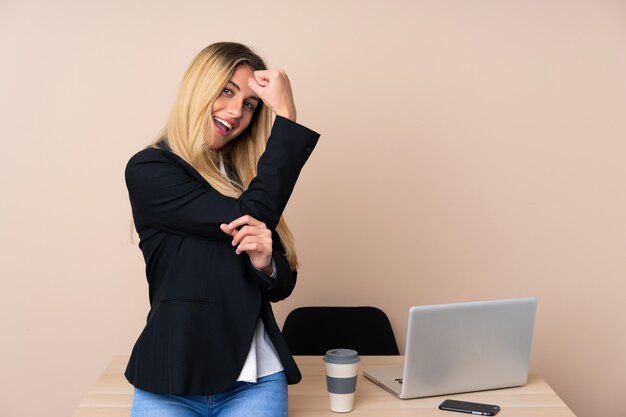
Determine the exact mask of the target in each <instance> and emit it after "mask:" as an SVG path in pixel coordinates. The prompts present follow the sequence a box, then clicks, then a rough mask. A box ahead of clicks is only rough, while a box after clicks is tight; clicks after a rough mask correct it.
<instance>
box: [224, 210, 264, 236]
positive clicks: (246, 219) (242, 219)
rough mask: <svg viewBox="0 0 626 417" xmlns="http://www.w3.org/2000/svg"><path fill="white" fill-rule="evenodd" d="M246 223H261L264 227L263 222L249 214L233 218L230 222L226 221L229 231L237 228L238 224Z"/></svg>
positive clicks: (255, 224)
mask: <svg viewBox="0 0 626 417" xmlns="http://www.w3.org/2000/svg"><path fill="white" fill-rule="evenodd" d="M246 224H249V225H250V226H261V225H263V227H265V224H263V222H260V221H258V220H257V219H255V218H254V217H252V216H249V215H247V214H246V215H245V216H241V217H239V218H237V219H235V220H233V221H232V222H230V223H228V225H227V226H226V227H227V228H228V230H229V231H232V230H234V229H235V228H237V227H239V226H243V225H246ZM220 227H221V226H220ZM227 233H228V232H227ZM228 234H231V233H228Z"/></svg>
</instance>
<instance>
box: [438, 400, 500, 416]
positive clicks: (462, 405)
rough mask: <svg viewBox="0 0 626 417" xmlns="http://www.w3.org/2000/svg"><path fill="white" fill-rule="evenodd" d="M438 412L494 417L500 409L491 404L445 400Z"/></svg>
mask: <svg viewBox="0 0 626 417" xmlns="http://www.w3.org/2000/svg"><path fill="white" fill-rule="evenodd" d="M439 409H440V410H448V411H458V412H461V413H470V414H474V415H479V416H495V415H496V414H498V411H500V407H499V406H497V405H493V404H480V403H471V402H468V401H456V400H445V401H444V402H442V403H441V405H439Z"/></svg>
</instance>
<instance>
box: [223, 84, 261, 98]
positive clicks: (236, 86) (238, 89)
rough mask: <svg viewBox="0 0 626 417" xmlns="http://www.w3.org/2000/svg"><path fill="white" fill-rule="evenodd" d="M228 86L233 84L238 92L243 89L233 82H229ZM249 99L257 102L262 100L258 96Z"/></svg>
mask: <svg viewBox="0 0 626 417" xmlns="http://www.w3.org/2000/svg"><path fill="white" fill-rule="evenodd" d="M227 84H232V85H233V86H234V87H235V88H236V89H237V91H241V88H240V87H239V86H238V85H237V83H236V82H234V81H233V80H228V83H227ZM248 98H251V99H253V100H256V101H261V99H260V98H258V97H257V96H250V97H248Z"/></svg>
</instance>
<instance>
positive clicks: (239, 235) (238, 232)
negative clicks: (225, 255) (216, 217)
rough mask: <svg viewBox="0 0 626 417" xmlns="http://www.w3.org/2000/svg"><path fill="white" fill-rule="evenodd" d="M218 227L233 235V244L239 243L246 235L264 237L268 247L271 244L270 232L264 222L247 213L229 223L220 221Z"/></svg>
mask: <svg viewBox="0 0 626 417" xmlns="http://www.w3.org/2000/svg"><path fill="white" fill-rule="evenodd" d="M238 227H239V229H237V228H238ZM220 229H221V230H222V232H224V233H226V234H227V235H230V236H232V237H233V241H232V245H233V246H237V245H239V244H240V243H241V242H242V241H243V240H244V239H245V238H246V237H248V236H259V237H264V238H265V239H267V240H268V241H269V244H270V247H271V245H272V232H271V231H270V230H269V229H268V228H267V226H266V225H265V223H263V222H261V221H259V220H257V219H255V218H254V217H252V216H249V215H245V216H241V217H239V218H237V219H235V220H233V221H232V222H230V223H229V224H225V223H222V224H221V225H220Z"/></svg>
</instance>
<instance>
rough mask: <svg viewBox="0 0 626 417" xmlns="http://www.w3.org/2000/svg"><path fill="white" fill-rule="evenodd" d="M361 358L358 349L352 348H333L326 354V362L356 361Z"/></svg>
mask: <svg viewBox="0 0 626 417" xmlns="http://www.w3.org/2000/svg"><path fill="white" fill-rule="evenodd" d="M360 360H361V358H359V354H358V353H357V351H356V350H352V349H331V350H329V351H328V352H326V355H324V362H328V363H355V362H358V361H360Z"/></svg>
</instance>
